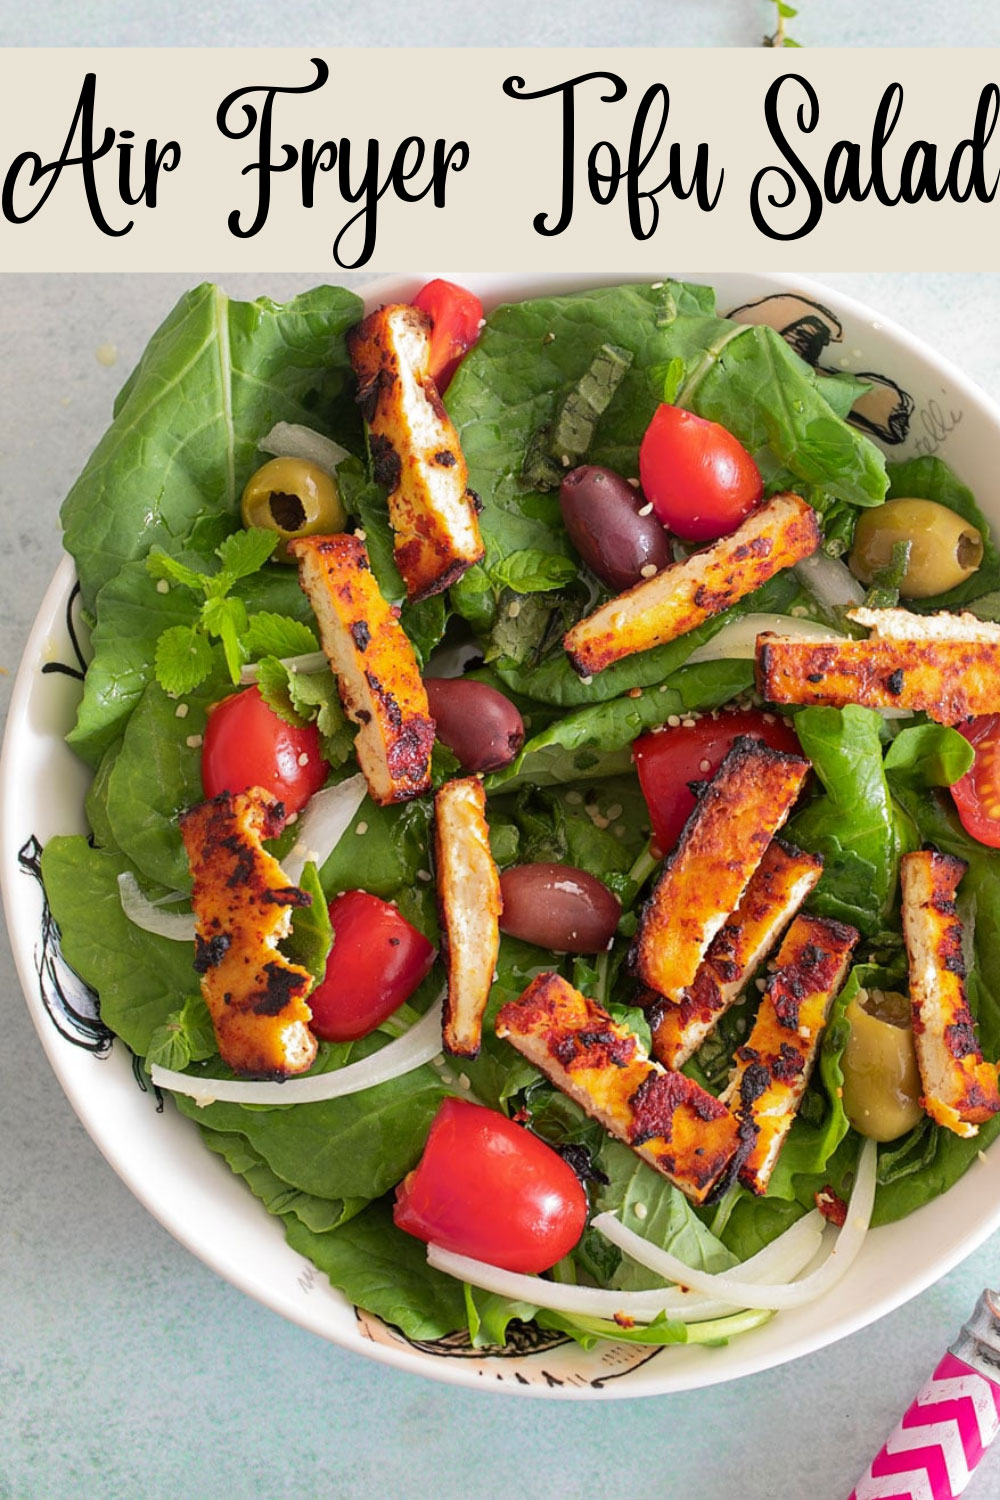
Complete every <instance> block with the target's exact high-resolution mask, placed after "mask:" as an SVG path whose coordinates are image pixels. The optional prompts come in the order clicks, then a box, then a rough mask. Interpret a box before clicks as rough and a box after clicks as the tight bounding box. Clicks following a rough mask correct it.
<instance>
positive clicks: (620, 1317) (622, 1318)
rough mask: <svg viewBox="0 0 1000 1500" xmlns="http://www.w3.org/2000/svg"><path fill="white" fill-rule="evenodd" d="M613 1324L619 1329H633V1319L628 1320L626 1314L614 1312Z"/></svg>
mask: <svg viewBox="0 0 1000 1500" xmlns="http://www.w3.org/2000/svg"><path fill="white" fill-rule="evenodd" d="M615 1322H616V1323H617V1324H618V1327H619V1328H634V1327H635V1319H634V1318H630V1317H629V1315H628V1313H623V1312H616V1313H615Z"/></svg>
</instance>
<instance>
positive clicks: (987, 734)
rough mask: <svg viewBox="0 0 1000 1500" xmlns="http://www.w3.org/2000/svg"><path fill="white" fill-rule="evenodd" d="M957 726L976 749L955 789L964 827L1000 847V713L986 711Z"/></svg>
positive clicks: (955, 797) (956, 802) (981, 840)
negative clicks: (977, 717)
mask: <svg viewBox="0 0 1000 1500" xmlns="http://www.w3.org/2000/svg"><path fill="white" fill-rule="evenodd" d="M955 728H956V729H958V730H959V731H960V733H962V734H964V735H965V738H966V739H967V740H968V741H969V744H970V745H974V746H975V750H976V758H975V760H974V761H973V762H972V765H971V767H970V769H969V770H968V771H967V772H966V774H965V775H964V776H963V777H962V779H961V781H956V782H955V785H954V786H953V787H952V789H951V795H952V796H953V797H954V799H955V806H956V808H957V809H958V816H959V817H960V818H961V820H962V827H963V828H964V829H965V831H966V833H970V834H971V835H972V837H973V838H974V839H978V840H979V842H980V843H981V844H988V845H989V847H990V848H991V849H1000V714H984V715H983V716H982V717H981V718H979V719H969V721H968V722H967V723H965V724H956V725H955Z"/></svg>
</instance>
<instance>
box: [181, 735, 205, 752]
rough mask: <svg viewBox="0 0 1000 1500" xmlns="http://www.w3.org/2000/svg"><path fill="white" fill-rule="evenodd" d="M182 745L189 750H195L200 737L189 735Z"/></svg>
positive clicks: (199, 742)
mask: <svg viewBox="0 0 1000 1500" xmlns="http://www.w3.org/2000/svg"><path fill="white" fill-rule="evenodd" d="M184 743H185V744H186V745H187V747H188V749H189V750H197V748H198V746H199V745H200V744H201V735H200V734H189V735H188V737H187V739H186V740H185V741H184Z"/></svg>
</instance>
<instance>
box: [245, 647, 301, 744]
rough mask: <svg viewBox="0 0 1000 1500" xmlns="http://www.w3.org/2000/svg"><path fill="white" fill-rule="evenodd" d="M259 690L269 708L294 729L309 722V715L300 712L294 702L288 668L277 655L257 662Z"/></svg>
mask: <svg viewBox="0 0 1000 1500" xmlns="http://www.w3.org/2000/svg"><path fill="white" fill-rule="evenodd" d="M257 691H258V692H259V693H260V696H261V697H262V698H263V700H264V702H265V703H266V704H267V706H268V708H269V709H271V710H272V711H273V712H274V713H276V714H277V715H278V718H279V719H284V721H285V723H286V724H291V725H292V727H293V728H294V729H301V728H302V727H303V725H305V724H307V723H308V722H309V717H308V715H307V714H301V713H299V712H298V711H297V710H296V708H295V707H294V705H293V704H292V695H291V691H290V689H289V672H288V668H287V667H285V666H283V665H282V663H281V662H280V661H279V660H278V658H277V657H276V656H265V657H262V658H261V660H260V661H259V662H258V663H257Z"/></svg>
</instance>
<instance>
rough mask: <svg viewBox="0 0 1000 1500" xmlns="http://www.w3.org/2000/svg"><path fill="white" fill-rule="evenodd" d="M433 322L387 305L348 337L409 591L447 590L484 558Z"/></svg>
mask: <svg viewBox="0 0 1000 1500" xmlns="http://www.w3.org/2000/svg"><path fill="white" fill-rule="evenodd" d="M430 332H431V322H430V319H429V318H428V316H427V314H426V313H424V312H421V311H420V309H419V308H416V307H407V306H405V305H403V304H397V305H394V306H391V307H380V308H379V309H378V311H377V312H373V313H370V314H369V316H368V317H367V318H365V320H364V322H363V323H359V324H358V326H357V328H354V329H352V330H351V332H350V333H349V334H348V336H347V347H348V350H349V352H350V356H351V363H352V365H353V366H354V372H355V374H356V375H357V377H358V386H359V390H358V401H359V402H360V405H361V411H362V414H363V415H364V419H365V421H366V422H367V423H368V432H369V442H370V445H371V454H372V465H373V469H374V474H375V478H376V480H377V481H378V483H379V484H381V485H383V486H384V487H385V489H386V490H387V491H388V493H389V520H390V523H391V525H392V530H393V537H394V544H393V545H394V550H395V556H396V566H397V567H398V569H399V571H400V574H401V575H402V578H403V582H404V583H405V584H406V592H407V595H408V597H409V598H410V599H426V598H427V596H428V595H429V594H439V593H440V592H441V590H442V589H446V588H448V587H449V585H450V584H453V583H454V582H455V581H456V580H457V579H459V578H461V576H462V574H463V573H464V572H465V570H466V568H468V567H470V566H471V564H472V563H476V562H480V561H481V559H482V557H483V555H484V549H483V539H482V537H481V536H480V534H479V502H478V499H477V498H476V496H475V495H474V494H473V492H472V491H471V490H470V489H469V471H468V469H467V468H466V464H465V458H464V457H463V455H462V449H461V446H460V445H459V441H458V434H457V433H456V431H455V428H454V425H453V424H452V421H451V418H450V417H449V416H448V413H447V412H446V411H445V409H444V406H443V405H442V403H441V397H440V396H439V395H438V393H437V388H436V386H435V385H434V382H433V380H432V379H431V377H430V373H429V366H430V349H431V344H430Z"/></svg>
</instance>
